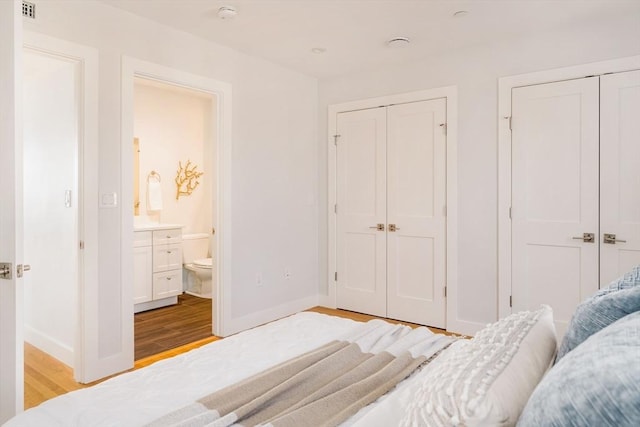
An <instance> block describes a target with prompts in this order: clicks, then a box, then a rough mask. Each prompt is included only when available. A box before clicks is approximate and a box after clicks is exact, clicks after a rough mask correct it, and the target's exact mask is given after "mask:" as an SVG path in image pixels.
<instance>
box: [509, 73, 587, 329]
mask: <svg viewBox="0 0 640 427" xmlns="http://www.w3.org/2000/svg"><path fill="white" fill-rule="evenodd" d="M598 91H599V83H598V78H597V77H594V78H585V79H578V80H570V81H563V82H556V83H549V84H541V85H535V86H528V87H522V88H516V89H514V90H513V92H512V166H511V167H512V310H513V311H514V312H516V311H519V310H528V309H535V308H537V307H539V306H540V304H548V305H550V306H551V307H552V308H553V312H554V319H555V321H556V329H557V331H558V336H563V335H564V331H565V330H566V326H567V323H568V322H569V320H570V318H571V315H572V313H573V312H574V309H575V307H576V305H577V304H578V303H579V302H581V301H582V300H584V299H585V298H586V297H587V296H589V295H591V294H593V293H594V292H595V291H597V290H598V246H599V243H598V240H599V239H598V236H599V220H598V207H599V201H598V189H599V183H598V181H599V178H598V175H599V174H598V169H599V165H598V162H599V154H598V137H599V128H598V121H599V102H598ZM584 233H593V235H594V239H593V240H590V239H588V238H584V239H583V236H584Z"/></svg>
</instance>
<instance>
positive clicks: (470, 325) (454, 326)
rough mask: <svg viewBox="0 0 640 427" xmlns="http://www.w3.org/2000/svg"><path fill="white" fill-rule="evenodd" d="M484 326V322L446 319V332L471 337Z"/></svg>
mask: <svg viewBox="0 0 640 427" xmlns="http://www.w3.org/2000/svg"><path fill="white" fill-rule="evenodd" d="M485 326H487V324H486V323H479V322H470V321H468V320H457V319H456V320H448V321H447V332H453V333H454V334H460V335H467V336H470V337H472V336H474V335H475V334H476V333H477V332H478V331H479V330H480V329H482V328H484V327H485Z"/></svg>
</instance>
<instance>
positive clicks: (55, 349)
mask: <svg viewBox="0 0 640 427" xmlns="http://www.w3.org/2000/svg"><path fill="white" fill-rule="evenodd" d="M24 340H25V341H26V342H28V343H29V344H31V345H32V346H34V347H36V348H38V349H39V350H42V351H44V352H45V353H47V354H49V355H50V356H53V357H55V358H56V359H58V360H59V361H61V362H62V363H64V364H65V365H67V366H70V367H72V368H73V364H74V356H73V348H71V347H69V346H68V345H65V344H62V343H61V342H59V341H57V340H55V339H53V338H51V337H50V336H48V335H46V334H44V333H42V332H40V331H38V330H36V329H34V328H32V327H31V326H29V325H26V324H25V325H24Z"/></svg>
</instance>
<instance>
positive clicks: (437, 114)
mask: <svg viewBox="0 0 640 427" xmlns="http://www.w3.org/2000/svg"><path fill="white" fill-rule="evenodd" d="M445 115H446V100H445V99H444V98H442V99H435V100H430V101H422V102H413V103H408V104H399V105H394V106H391V107H388V110H387V223H388V227H387V317H390V318H393V319H401V320H404V321H409V322H414V323H419V324H423V325H429V326H434V327H438V328H444V327H445V297H444V287H445V283H446V274H445V273H446V260H445V254H446V212H445V205H446V133H445V132H446V129H445V127H444V126H443V125H444V124H445V122H446V116H445Z"/></svg>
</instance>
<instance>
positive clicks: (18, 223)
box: [0, 1, 24, 424]
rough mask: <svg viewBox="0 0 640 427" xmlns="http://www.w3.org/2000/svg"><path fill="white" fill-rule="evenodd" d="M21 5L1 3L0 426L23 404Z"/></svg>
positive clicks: (20, 409) (17, 3)
mask: <svg viewBox="0 0 640 427" xmlns="http://www.w3.org/2000/svg"><path fill="white" fill-rule="evenodd" d="M21 13H22V12H21V9H20V2H18V1H11V2H7V1H2V2H0V46H1V48H0V94H2V96H0V195H1V197H0V263H11V266H12V267H11V268H10V272H11V277H10V278H9V277H8V276H6V275H4V274H0V424H2V423H4V422H5V421H7V420H8V419H9V418H11V417H12V416H14V415H15V414H16V413H17V412H19V411H22V408H23V404H24V392H23V390H24V385H23V378H24V373H23V359H24V354H23V351H24V350H23V338H22V311H21V310H22V297H23V292H22V287H21V286H22V283H21V282H22V280H21V279H19V278H17V277H16V276H17V275H16V265H17V264H18V263H22V199H21V197H22V188H21V185H22V181H21V180H22V135H21V123H22V118H21V116H20V114H21V103H22V88H21V85H20V77H19V76H20V74H21V67H22V15H21Z"/></svg>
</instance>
